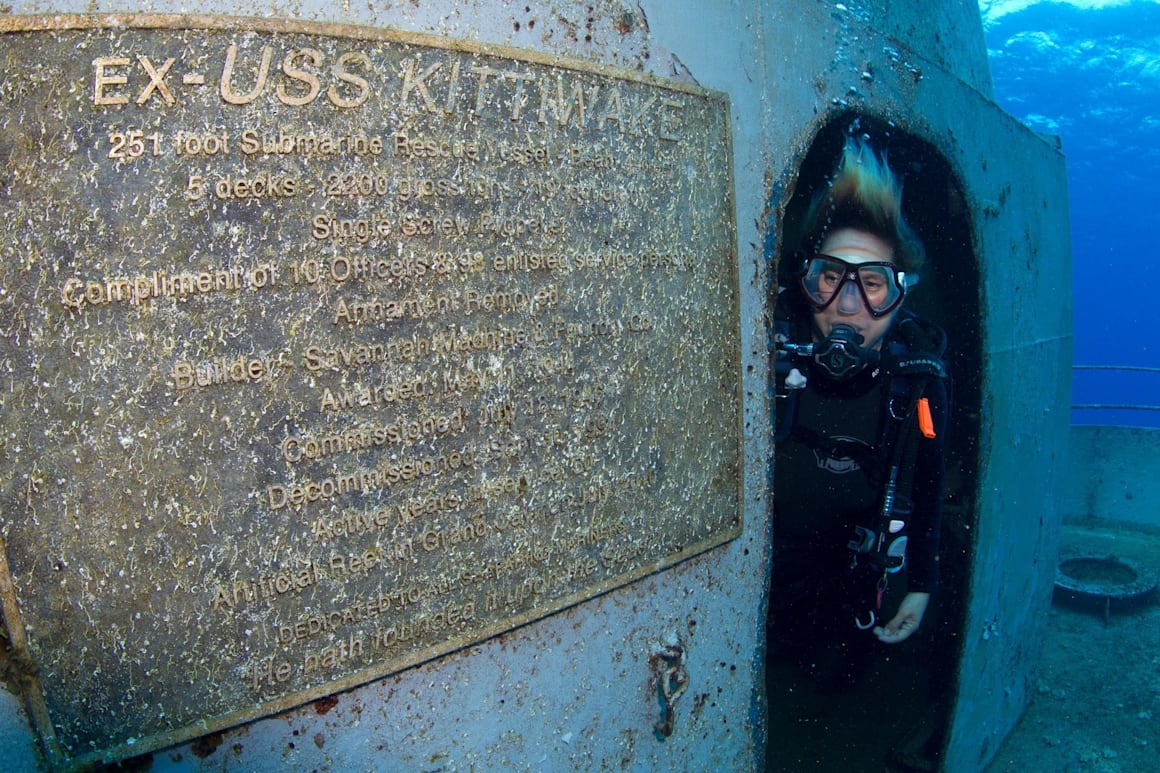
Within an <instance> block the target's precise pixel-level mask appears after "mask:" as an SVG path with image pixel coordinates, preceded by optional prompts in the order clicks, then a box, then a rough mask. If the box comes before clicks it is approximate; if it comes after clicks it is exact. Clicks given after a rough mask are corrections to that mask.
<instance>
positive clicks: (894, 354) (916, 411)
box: [770, 293, 947, 628]
mask: <svg viewBox="0 0 1160 773" xmlns="http://www.w3.org/2000/svg"><path fill="white" fill-rule="evenodd" d="M783 295H785V293H783ZM782 300H783V299H779V302H778V304H777V306H776V309H775V315H774V335H775V361H774V363H773V366H774V367H773V368H772V371H773V372H772V374H771V376H772V378H771V384H770V387H771V389H770V391H771V398H772V399H773V401H774V405H775V430H774V440H775V443H776V444H780V443H784V442H786V441H789V440H794V441H797V442H800V443H803V444H805V445H806V446H808V447H811V448H813V449H815V450H817V451H819V452H821V453H823V454H825V455H828V456H830V457H832V458H849V459H852V460H854V461H855V462H856V463H857V464H858V466H859V467H861V468H862V469H863V470H864V471H865V473H866V475H867V477H868V478H869V479H870V481H872V483H873V485H875V486H877V487H879V488H880V498H879V502H880V506H879V508H878V511H877V513H876V515H875V517H873V518H871V519H869V521H868V522H866V523H862V524H859V525H857V526H856V527H855V529H854V533H853V534H852V535H851V538H850V540H849V543H848V544H847V547H848V548H849V550H850V555H851V563H850V566H851V570H852V571H858V572H859V573H864V574H866V575H867V576H869V577H873V578H875V579H876V581H877V591H876V598H875V601H876V603H880V602H881V596H882V592H883V591H884V589H885V586H886V581H887V576H888V575H889V574H892V573H895V572H898V571H901V569H902V568H903V566H904V564H905V562H906V546H907V542H908V535H907V525H908V523H909V519H910V516H911V512H912V509H913V508H912V499H911V493H912V489H913V484H914V473H915V467H916V459H917V454H918V445H919V443H918V437H919V436H920V435H926V436H927V437H933V436H934V433H935V428H934V425H933V421H932V419H931V414H930V406H929V403H928V401H927V400H926V394H927V391H928V387H929V385H930V384H931V382H932V381H934V380H939V379H945V378H946V377H947V373H946V368H945V365H944V363H943V355H944V353H945V350H946V334H945V333H944V332H943V331H942V329H941V328H939V327H938V326H937V325H935V324H933V323H931V322H929V321H926V320H924V319H922V318H921V317H919V316H917V315H915V314H914V313H912V312H910V311H909V310H907V309H900V310H899V311H898V312H897V313H896V315H895V318H894V321H893V323H892V325H891V327H890V330H889V331H888V332H887V334H886V336H885V338H884V340H883V345H882V348H881V353H880V356H879V360H878V362H876V363H874V364H871V365H868V366H867V367H869V368H877V369H880V371H881V372H880V373H879V374H878V377H880V378H885V379H887V381H886V385H885V393H886V394H885V399H884V400H883V405H882V417H881V421H880V431H879V438H878V442H877V444H875V445H874V446H873V447H867V446H865V445H863V444H860V443H852V442H849V441H847V440H844V439H842V438H832V437H829V436H826V435H823V434H821V433H819V432H816V431H814V430H812V429H809V428H806V427H803V426H800V425H799V423H798V421H797V408H798V401H799V395H800V393H801V392H802V391H803V390H804V389H806V388H807V387H808V382H807V379H806V376H805V375H804V373H803V371H804V372H805V373H809V372H810V371H811V368H809V362H808V357H809V356H810V354H811V353H812V350H811V349H810V347H803V346H801V345H800V344H803V343H808V342H810V340H811V336H810V325H809V316H808V311H805V310H800V309H796V310H795V309H793V308H792V307H791V304H792V301H790V302H789V303H783V302H782ZM795 311H796V312H798V313H796V314H795ZM812 370H814V371H815V372H816V371H817V369H816V368H814V369H812ZM814 377H815V378H819V377H822V376H820V375H815V376H814ZM942 393H943V394H945V392H942ZM941 407H942V408H944V409H945V407H946V406H941ZM866 619H868V620H869V622H868V623H867V622H865V620H866ZM875 619H876V612H875V610H873V609H872V610H871V611H870V613H869V615H868V616H861V615H860V616H859V618H858V619H857V621H856V622H857V623H858V625H859V627H865V628H869V627H871V626H872V625H873V624H874V622H875Z"/></svg>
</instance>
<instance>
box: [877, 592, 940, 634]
mask: <svg viewBox="0 0 1160 773" xmlns="http://www.w3.org/2000/svg"><path fill="white" fill-rule="evenodd" d="M928 603H930V594H929V593H907V594H906V596H905V598H903V599H902V603H901V604H899V605H898V614H896V615H895V616H894V619H893V620H891V621H890V622H889V623H887V624H886V625H885V626H881V625H880V626H878V627H877V628H875V629H874V635H875V636H877V637H878V641H880V642H884V643H886V644H898V642H900V641H906V640H907V639H909V638H910V635H911V634H912V633H914V632H915V631H917V630H918V626H919V624H920V623H922V616H923V615H925V614H926V605H927V604H928Z"/></svg>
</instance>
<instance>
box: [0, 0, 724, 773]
mask: <svg viewBox="0 0 1160 773" xmlns="http://www.w3.org/2000/svg"><path fill="white" fill-rule="evenodd" d="M116 29H122V30H142V31H149V30H158V31H165V30H171V31H197V30H204V31H208V32H238V33H242V32H257V33H263V34H300V35H315V36H320V37H332V38H344V39H349V40H362V41H369V42H395V43H403V44H409V45H415V46H423V47H429V48H436V49H443V50H448V51H458V52H462V53H469V54H479V55H484V56H494V57H498V58H504V59H510V60H515V61H520V62H527V63H531V64H537V65H542V66H549V67H559V68H562V69H567V70H572V71H577V72H589V73H594V74H596V75H600V76H602V77H607V78H610V79H616V80H621V81H630V82H636V83H640V84H643V85H647V86H651V87H655V88H660V89H666V90H668V91H676V92H683V93H687V94H690V95H693V96H696V97H698V98H701V99H706V100H709V101H711V102H716V103H717V105H718V107H719V108H720V109H721V110H722V111H723V113H724V142H725V148H726V153H725V159H726V168H725V170H724V178H725V181H726V190H725V191H724V194H725V195H724V202H725V203H724V209H725V212H726V215H727V217H728V222H727V224H726V228H727V230H728V232H729V233H728V236H729V244H728V259H729V261H730V263H731V266H732V269H733V271H732V274H733V286H732V290H733V292H732V302H733V314H732V317H733V331H732V333H733V336H734V340H735V341H736V343H737V345H738V348H737V350H736V351H734V352H733V353H732V355H731V356H729V358H728V359H729V364H730V366H731V369H732V370H733V371H734V372H735V378H736V390H737V394H736V406H737V411H736V413H737V415H736V417H735V419H736V427H737V440H738V448H737V457H736V459H737V492H736V497H737V504H738V510H737V518H736V522H735V523H734V524H733V525H732V526H731V527H729V528H726V529H723V530H722V531H720V532H719V533H717V534H715V535H714V536H712V537H710V538H709V539H706V540H703V541H701V542H699V543H696V544H694V545H691V546H688V547H686V548H685V549H684V550H681V551H679V552H678V553H673V554H669V555H666V556H664V557H663V558H662V559H660V560H657V561H653V562H651V563H646V564H644V565H642V566H639V567H637V568H636V569H634V570H632V571H629V572H625V573H623V574H619V575H616V576H615V577H612V578H609V579H608V580H605V581H603V582H600V583H596V584H594V585H592V586H588V587H587V588H585V589H584V590H583V591H580V592H576V593H572V594H569V595H567V596H564V597H561V598H559V599H555V600H553V601H552V602H551V603H549V604H547V605H545V606H542V607H536V608H534V609H531V610H527V611H525V612H521V613H519V614H516V615H512V616H510V617H505V618H503V620H502V621H498V622H495V623H493V624H491V625H488V626H484V627H481V628H473V629H472V630H471V632H470V634H469V635H466V636H457V637H455V638H452V639H448V640H447V641H445V642H443V643H442V644H439V645H435V646H432V647H427V648H424V649H423V650H421V651H420V652H417V653H414V654H411V655H408V656H405V657H402V658H398V659H391V661H390V663H389V665H387V664H378V665H371V666H369V667H367V668H363V669H359V670H357V671H355V672H352V673H349V674H347V675H345V676H342V677H340V678H337V679H334V680H331V681H327V682H325V683H323V684H320V685H318V686H316V687H312V688H309V689H305V690H299V691H295V692H293V693H290V694H287V695H283V696H279V697H275V698H273V699H270V700H261V701H260V702H258V703H256V704H255V705H253V706H251V707H249V708H242V709H238V710H235V711H230V712H228V713H225V714H221V715H218V716H215V717H209V718H203V719H201V720H199V721H196V722H192V723H189V724H186V725H183V726H181V727H178V728H175V729H173V730H169V731H165V732H160V733H154V734H152V735H148V736H143V737H141V738H132V739H128V740H127V741H123V742H119V743H114V744H110V745H107V746H105V747H103V748H102V749H99V750H96V751H92V752H88V753H85V754H83V755H80V756H70V755H68V754H66V753H65V751H64V749H63V748H62V747H61V745H60V743H59V741H58V739H57V735H56V732H55V729H54V727H53V722H52V718H51V713H50V710H49V707H48V704H47V701H46V700H45V694H44V692H43V690H42V689H41V686H40V679H39V678H38V677H37V676H36V664H35V661H34V660H33V659H32V656H31V653H30V652H29V649H28V643H27V639H26V637H25V629H24V623H23V618H22V616H21V613H20V604H19V600H18V598H17V596H16V589H15V586H14V584H13V582H12V576H11V573H10V569H9V565H8V552H7V544H6V542H5V540H4V536H3V534H0V609H2V612H3V618H4V628H5V630H6V632H7V634H8V636H9V642H10V648H11V652H10V655H9V657H10V658H11V659H13V660H15V661H16V662H17V663H18V664H21V665H20V667H19V668H18V673H19V677H18V678H19V681H20V683H21V684H20V685H19V687H20V688H21V691H22V693H23V695H22V696H21V697H23V699H24V701H25V704H26V706H27V709H28V712H29V715H30V718H31V719H32V723H33V729H34V730H35V731H36V733H37V736H38V738H39V740H40V742H41V746H42V750H43V752H44V754H45V757H46V760H47V762H48V764H49V766H50V767H51V768H52V769H55V770H76V769H87V768H89V767H91V766H93V765H99V764H109V763H115V762H118V761H121V760H125V759H128V758H131V757H136V756H139V755H142V754H146V753H149V752H153V751H157V750H159V749H165V748H168V747H172V746H175V745H178V744H181V743H185V742H188V741H191V740H194V739H196V738H200V737H203V736H206V735H210V734H212V733H216V732H220V731H222V730H226V729H229V728H232V727H237V726H240V725H244V724H247V723H250V722H254V721H256V720H259V719H262V718H265V717H269V716H273V715H275V714H279V713H282V712H284V711H288V710H290V709H294V708H297V707H300V706H303V705H306V704H308V703H311V702H313V701H316V700H319V699H320V698H324V697H327V696H330V695H336V694H338V693H342V692H347V691H349V690H352V689H354V688H355V687H359V686H361V685H365V684H370V683H372V682H375V681H377V680H380V679H382V678H384V677H386V676H389V675H391V674H396V673H401V672H403V671H406V670H408V669H411V668H414V667H415V666H418V665H421V664H423V663H428V662H432V661H435V660H438V659H440V658H444V657H446V656H448V655H451V654H454V653H456V652H458V651H461V650H463V649H466V648H467V647H470V646H472V645H475V644H482V643H483V642H486V641H489V640H491V639H494V638H495V637H496V636H499V635H501V634H503V633H507V632H509V631H514V630H517V629H519V628H523V627H525V626H527V625H529V624H531V623H533V622H535V621H537V620H542V619H545V618H548V617H551V616H552V615H555V614H558V613H560V612H562V611H564V610H567V609H569V608H571V607H575V606H578V605H579V604H581V603H583V602H585V601H589V600H592V599H596V598H599V597H601V596H604V595H606V594H608V593H609V592H611V591H613V590H615V589H617V588H622V587H626V586H628V585H631V584H633V583H635V582H638V581H640V580H642V579H644V578H646V577H649V576H651V575H654V574H658V573H660V572H663V571H665V570H667V569H670V568H672V567H674V566H676V565H678V564H681V563H683V562H685V561H687V560H689V559H691V558H693V557H694V556H697V555H700V554H702V553H706V552H708V551H710V550H712V549H714V548H718V547H721V546H723V545H725V544H727V543H729V542H731V541H732V540H734V539H736V538H737V537H739V536H741V534H742V533H743V530H744V529H743V524H744V520H745V519H744V513H745V474H744V469H745V402H744V394H745V391H744V374H743V372H742V367H741V362H742V356H741V351H740V345H741V302H740V289H741V288H740V273H739V265H738V249H737V213H736V181H735V178H734V159H733V127H732V114H731V110H730V102H729V96H728V94H726V93H724V92H721V91H718V90H714V89H708V88H705V87H702V86H700V85H695V84H690V83H686V82H683V81H677V80H672V79H667V78H662V77H660V76H657V75H653V74H651V73H647V72H640V71H635V70H629V69H627V68H624V67H617V66H613V65H605V64H600V63H596V62H590V61H586V60H583V59H579V58H573V57H568V56H561V55H557V54H549V53H544V52H540V51H535V50H530V49H522V48H517V47H513V46H507V45H499V44H492V43H483V42H476V41H470V40H464V39H460V38H454V37H445V36H440V35H435V34H431V33H418V32H407V31H403V30H398V29H395V28H391V27H373V26H370V25H361V24H355V23H345V22H343V23H340V22H321V21H309V20H299V19H267V18H260V17H252V16H230V15H211V14H163V13H108V14H76V13H74V14H59V15H28V16H5V17H0V34H4V35H6V34H10V33H29V32H54V31H69V32H73V31H101V30H116Z"/></svg>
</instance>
